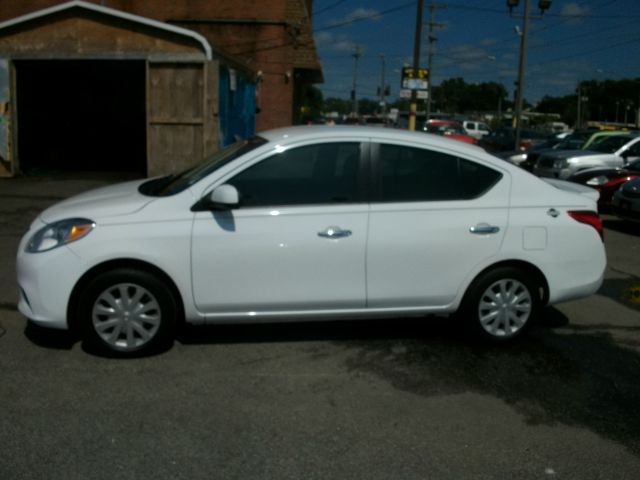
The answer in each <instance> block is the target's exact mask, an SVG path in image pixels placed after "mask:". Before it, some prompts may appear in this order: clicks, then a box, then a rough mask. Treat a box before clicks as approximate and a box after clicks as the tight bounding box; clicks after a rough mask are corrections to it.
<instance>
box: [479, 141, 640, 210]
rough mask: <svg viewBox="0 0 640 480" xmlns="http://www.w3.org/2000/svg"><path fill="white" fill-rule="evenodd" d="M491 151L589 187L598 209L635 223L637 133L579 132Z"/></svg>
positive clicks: (639, 181) (639, 168) (639, 163)
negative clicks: (595, 195) (594, 193)
mask: <svg viewBox="0 0 640 480" xmlns="http://www.w3.org/2000/svg"><path fill="white" fill-rule="evenodd" d="M480 145H482V146H485V145H483V142H481V143H480ZM494 154H495V155H496V156H499V157H500V158H502V159H504V160H506V161H508V162H510V163H513V164H515V165H518V166H520V167H522V168H523V169H525V170H528V171H530V172H532V173H533V174H535V175H536V176H538V177H543V178H553V179H559V180H567V181H569V182H573V183H579V184H582V185H586V186H589V187H591V188H594V189H596V190H597V191H598V192H599V195H600V197H599V200H598V208H599V210H600V211H606V212H613V213H615V214H616V215H618V216H619V217H621V218H624V219H627V220H634V221H640V133H639V132H629V131H620V130H614V131H593V130H580V131H575V132H572V133H571V134H569V135H567V136H566V137H565V138H564V139H562V140H557V139H553V138H552V137H550V138H548V139H547V140H546V141H545V142H543V143H539V144H538V145H534V146H532V147H530V148H528V149H526V150H523V151H517V150H516V151H509V152H498V153H495V152H494Z"/></svg>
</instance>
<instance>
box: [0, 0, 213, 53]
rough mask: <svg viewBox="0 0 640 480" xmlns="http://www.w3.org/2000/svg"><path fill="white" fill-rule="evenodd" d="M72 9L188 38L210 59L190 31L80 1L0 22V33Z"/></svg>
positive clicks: (206, 48)
mask: <svg viewBox="0 0 640 480" xmlns="http://www.w3.org/2000/svg"><path fill="white" fill-rule="evenodd" d="M73 8H82V9H85V10H89V11H93V12H97V13H101V14H104V15H108V16H112V17H115V18H120V19H123V20H127V21H130V22H134V23H138V24H141V25H146V26H148V27H152V28H157V29H160V30H164V31H167V32H171V33H174V34H177V35H182V36H185V37H190V38H191V39H193V40H195V41H196V42H197V43H199V44H200V45H201V46H202V50H203V51H204V53H205V55H206V58H207V60H211V59H212V50H211V45H209V42H208V41H207V39H206V38H204V37H203V36H202V35H200V34H198V33H196V32H194V31H192V30H188V29H186V28H181V27H176V26H174V25H169V24H168V23H163V22H159V21H157V20H153V19H150V18H146V17H141V16H139V15H133V14H131V13H126V12H123V11H121V10H116V9H113V8H108V7H103V6H101V5H95V4H93V3H88V2H83V1H80V0H74V1H71V2H67V3H63V4H60V5H55V6H53V7H49V8H45V9H42V10H38V11H36V12H33V13H29V14H27V15H22V16H20V17H16V18H13V19H11V20H8V21H6V22H1V23H0V31H1V30H3V29H8V28H11V27H14V26H18V25H20V24H23V23H26V22H29V21H32V20H36V19H40V18H43V17H46V16H49V15H53V14H56V13H59V12H63V11H65V10H70V9H73Z"/></svg>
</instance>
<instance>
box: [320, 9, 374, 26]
mask: <svg viewBox="0 0 640 480" xmlns="http://www.w3.org/2000/svg"><path fill="white" fill-rule="evenodd" d="M380 19H382V15H380V12H379V11H378V10H374V9H372V8H357V9H355V10H354V11H352V12H351V13H349V14H347V15H345V16H344V17H342V18H338V19H335V20H332V21H331V22H329V24H328V25H327V26H328V27H332V26H337V25H344V24H348V23H350V22H355V21H359V20H372V21H379V20H380Z"/></svg>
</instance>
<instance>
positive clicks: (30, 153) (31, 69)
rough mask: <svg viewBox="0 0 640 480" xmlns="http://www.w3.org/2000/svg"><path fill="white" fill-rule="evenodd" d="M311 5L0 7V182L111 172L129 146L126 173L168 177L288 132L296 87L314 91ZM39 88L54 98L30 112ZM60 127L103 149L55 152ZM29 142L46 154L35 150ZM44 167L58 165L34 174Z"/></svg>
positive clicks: (49, 3)
mask: <svg viewBox="0 0 640 480" xmlns="http://www.w3.org/2000/svg"><path fill="white" fill-rule="evenodd" d="M311 4H312V0H264V1H262V2H254V1H249V0H233V1H231V0H227V1H210V0H172V1H153V2H150V1H148V0H103V1H94V2H82V1H73V2H66V3H65V2H62V1H56V0H1V8H0V104H3V105H4V107H3V111H2V112H0V117H2V118H0V175H3V174H4V175H7V174H9V175H11V174H15V173H18V171H20V170H21V168H22V167H24V166H25V165H28V166H36V167H45V168H46V167H48V166H53V167H58V166H60V165H61V164H62V163H64V162H67V164H68V166H70V167H71V168H78V169H81V168H91V169H108V168H107V167H109V166H110V165H111V164H112V163H113V162H114V161H116V160H115V159H116V157H117V158H121V157H122V155H118V152H117V151H110V150H109V148H108V147H109V145H112V144H113V143H114V139H115V138H120V139H122V138H125V137H126V139H127V140H126V142H123V141H120V142H115V143H120V144H124V145H125V152H126V153H127V154H130V155H131V157H132V159H126V158H125V159H123V160H119V161H120V162H121V163H122V165H124V166H127V165H128V166H131V165H137V167H136V168H135V169H134V170H136V171H138V172H140V173H145V174H149V175H151V174H158V173H165V172H172V171H176V170H179V169H182V168H184V167H185V166H188V165H189V164H191V163H193V162H195V161H198V160H199V159H200V158H202V157H203V156H206V155H207V154H208V153H210V152H212V151H214V150H215V149H217V148H218V147H219V146H220V145H222V144H225V143H228V142H229V141H230V140H232V139H233V137H234V136H235V135H241V136H242V134H247V133H248V134H250V133H251V132H253V131H255V130H258V131H260V130H264V129H268V128H274V127H279V126H286V125H291V124H292V123H296V122H297V120H298V119H299V115H300V106H301V102H302V98H301V96H302V92H303V90H304V87H305V86H306V85H309V84H312V83H318V82H321V81H322V72H321V68H320V64H319V61H318V58H317V55H316V51H315V46H314V43H313V38H312V35H311V18H310V12H311ZM3 77H4V78H3ZM58 77H59V78H61V80H58V81H57V83H56V82H55V81H54V79H55V78H58ZM79 79H82V80H79ZM3 82H4V84H3ZM42 82H47V85H48V86H49V87H51V90H52V92H53V93H50V94H49V96H48V97H47V98H45V97H44V94H41V95H40V97H39V100H36V97H38V93H39V92H40V91H41V90H42V88H41V87H42V85H43V83H42ZM3 92H4V93H3ZM19 92H22V100H20V101H18V100H17V99H19V98H20V93H19ZM25 92H28V93H29V95H27V94H26V93H25ZM3 95H4V97H10V98H3ZM109 95H110V96H109ZM52 96H53V97H56V96H57V98H53V99H52V98H51V97H52ZM106 97H108V98H106ZM38 102H40V103H38ZM68 106H71V107H73V108H67V107H68ZM91 107H93V109H92V108H91ZM21 109H22V112H21V111H20V110H21ZM71 110H73V111H74V112H75V113H74V114H73V115H71V114H67V115H65V112H68V111H71ZM12 111H13V112H12ZM136 118H137V119H138V120H135V119H136ZM49 119H50V120H49ZM46 122H49V125H50V126H51V128H50V129H48V128H45V127H42V125H44V124H45V123H46ZM65 123H66V124H68V126H67V127H66V130H64V131H73V130H77V129H80V131H82V135H75V137H76V138H78V137H81V142H80V143H82V144H83V145H85V146H86V147H87V148H91V146H98V145H100V144H101V143H103V144H104V147H103V148H98V149H97V150H96V149H95V148H93V149H92V151H87V148H80V147H78V146H77V145H75V144H73V145H71V144H70V143H69V142H67V144H66V145H65V146H64V147H60V148H58V150H56V147H55V145H54V143H56V142H58V141H59V140H60V139H61V137H64V135H63V134H61V133H57V134H56V135H53V134H52V133H51V132H62V131H63V130H62V128H63V127H62V125H63V124H65ZM92 123H95V125H96V127H91V125H92ZM143 123H144V124H143ZM36 124H37V125H40V127H39V128H34V125H36ZM7 125H10V126H9V127H8V126H7ZM114 125H117V127H114ZM97 130H99V131H97ZM20 132H22V134H21V133H20ZM25 132H29V134H30V135H28V141H25V136H26V134H25ZM105 132H106V133H105ZM3 134H4V138H3ZM88 137H95V141H94V142H91V141H89V140H90V139H88ZM105 137H110V139H109V141H108V142H105V141H104V140H105ZM33 138H38V139H39V143H40V144H46V143H48V144H49V145H48V147H47V148H46V149H44V148H43V147H42V146H40V147H39V148H38V146H37V145H36V146H35V147H34V142H32V141H31V140H32V139H33ZM74 148H75V150H74ZM72 150H74V155H70V152H71V151H72ZM107 152H108V153H107ZM136 152H137V153H136ZM120 153H122V152H120ZM98 154H102V155H103V158H102V159H101V160H97V158H98V156H99V155H98ZM46 156H49V157H51V158H53V157H56V158H57V159H56V158H53V159H52V160H50V163H46V162H45V164H42V165H41V164H40V163H38V164H35V163H33V162H44V160H42V159H43V158H44V157H46ZM62 157H66V159H65V160H60V159H59V158H62ZM125 157H126V155H125ZM133 157H135V158H136V159H137V160H135V161H134V160H133ZM73 158H76V160H75V163H77V164H78V165H76V164H75V163H73V162H72V161H71V160H72V159H73ZM87 158H92V162H93V163H92V164H91V165H89V164H88V163H87ZM110 158H111V160H109V159H110ZM47 162H49V160H47ZM61 162H62V163H61ZM69 162H71V163H69ZM83 162H84V163H83ZM96 162H97V163H99V165H96V164H95V163H96ZM32 163H33V164H32ZM122 165H120V166H122ZM115 167H116V168H118V166H117V165H116V166H115Z"/></svg>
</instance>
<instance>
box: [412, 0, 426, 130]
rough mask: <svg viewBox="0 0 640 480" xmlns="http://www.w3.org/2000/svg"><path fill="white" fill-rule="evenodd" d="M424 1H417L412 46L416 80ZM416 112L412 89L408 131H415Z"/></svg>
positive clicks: (414, 92) (418, 66) (415, 101)
mask: <svg viewBox="0 0 640 480" xmlns="http://www.w3.org/2000/svg"><path fill="white" fill-rule="evenodd" d="M423 2H424V0H418V1H417V11H416V37H415V41H414V44H413V77H414V78H418V70H419V69H420V43H421V40H422V12H423V6H424V4H423ZM417 111H418V91H417V90H416V89H415V88H414V89H412V90H411V106H410V107H409V130H411V131H415V129H416V113H417Z"/></svg>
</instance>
